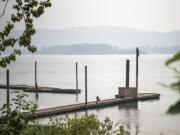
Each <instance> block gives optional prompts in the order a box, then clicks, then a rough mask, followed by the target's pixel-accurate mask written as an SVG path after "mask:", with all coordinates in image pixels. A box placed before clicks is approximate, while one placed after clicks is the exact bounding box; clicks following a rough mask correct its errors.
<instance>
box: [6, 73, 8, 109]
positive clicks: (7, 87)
mask: <svg viewBox="0 0 180 135" xmlns="http://www.w3.org/2000/svg"><path fill="white" fill-rule="evenodd" d="M6 82H7V108H9V70H7V71H6Z"/></svg>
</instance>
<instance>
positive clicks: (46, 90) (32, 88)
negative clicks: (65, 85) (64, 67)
mask: <svg viewBox="0 0 180 135" xmlns="http://www.w3.org/2000/svg"><path fill="white" fill-rule="evenodd" d="M6 88H7V86H6V85H0V89H6ZM9 88H10V89H14V90H23V91H24V92H36V88H35V86H28V85H10V86H9ZM38 92H41V93H67V94H77V93H81V90H80V89H78V90H76V89H61V88H53V87H42V86H40V87H38Z"/></svg>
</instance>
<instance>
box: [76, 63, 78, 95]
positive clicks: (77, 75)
mask: <svg viewBox="0 0 180 135" xmlns="http://www.w3.org/2000/svg"><path fill="white" fill-rule="evenodd" d="M76 92H77V94H78V63H77V62H76Z"/></svg>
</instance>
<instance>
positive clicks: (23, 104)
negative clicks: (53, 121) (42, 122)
mask: <svg viewBox="0 0 180 135" xmlns="http://www.w3.org/2000/svg"><path fill="white" fill-rule="evenodd" d="M25 97H27V95H25V94H19V95H17V97H16V98H15V99H13V104H14V107H15V108H14V109H12V108H13V107H12V105H10V107H7V105H6V104H5V105H3V107H2V108H1V115H0V116H1V121H2V122H1V125H0V135H20V134H21V132H22V131H24V129H26V128H28V124H30V123H33V122H35V121H34V120H30V119H29V117H30V116H32V115H34V112H35V110H36V108H37V105H36V104H33V103H32V102H28V101H26V100H25V99H24V98H25ZM24 111H28V112H29V113H28V114H25V113H24Z"/></svg>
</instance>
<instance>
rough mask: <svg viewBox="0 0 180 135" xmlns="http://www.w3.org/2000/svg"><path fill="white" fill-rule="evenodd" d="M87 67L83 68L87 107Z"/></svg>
mask: <svg viewBox="0 0 180 135" xmlns="http://www.w3.org/2000/svg"><path fill="white" fill-rule="evenodd" d="M87 102H88V101H87V66H85V104H86V107H87Z"/></svg>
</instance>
